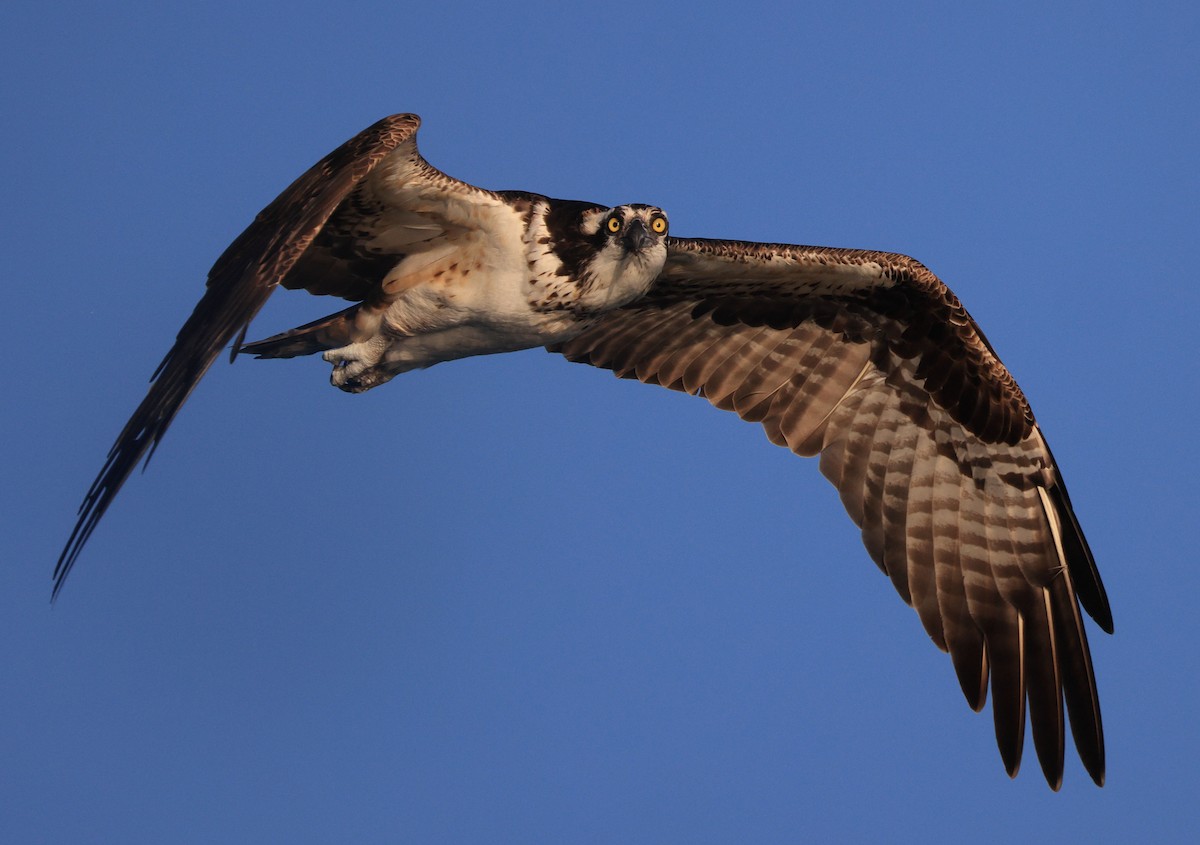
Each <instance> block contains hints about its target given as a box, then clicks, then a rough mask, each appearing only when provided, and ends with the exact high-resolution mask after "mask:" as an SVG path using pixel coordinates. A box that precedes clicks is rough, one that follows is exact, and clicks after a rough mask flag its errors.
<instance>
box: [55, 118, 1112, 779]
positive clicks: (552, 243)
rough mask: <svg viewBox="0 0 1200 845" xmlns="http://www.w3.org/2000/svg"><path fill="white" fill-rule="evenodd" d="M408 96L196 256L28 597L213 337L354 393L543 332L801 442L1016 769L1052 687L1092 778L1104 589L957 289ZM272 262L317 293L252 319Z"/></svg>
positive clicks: (208, 351) (1058, 770)
mask: <svg viewBox="0 0 1200 845" xmlns="http://www.w3.org/2000/svg"><path fill="white" fill-rule="evenodd" d="M419 125H420V119H419V118H418V117H417V116H416V115H412V114H401V115H394V116H392V117H387V118H384V119H383V120H381V121H379V122H378V123H376V124H374V125H373V126H370V127H368V128H367V129H365V130H363V131H362V132H360V133H359V134H358V135H356V136H354V137H353V138H351V139H350V140H349V141H347V142H346V143H345V144H343V145H342V146H340V147H338V148H337V149H336V150H334V151H333V152H332V153H330V154H329V155H327V156H326V157H325V158H323V159H322V160H321V161H319V162H318V163H317V164H315V165H313V167H312V168H310V169H309V170H308V171H307V172H306V173H304V174H303V175H302V176H300V178H298V179H297V180H296V181H295V182H294V183H292V185H291V186H289V187H288V188H287V189H286V190H285V191H284V192H283V193H282V194H280V195H279V197H278V198H276V199H275V200H274V202H272V203H271V204H270V205H268V206H267V207H266V208H265V209H263V211H262V212H260V213H259V215H258V216H257V217H256V218H255V219H254V222H252V223H251V224H250V226H249V227H248V228H247V229H246V230H245V231H244V232H243V233H242V234H241V235H239V236H238V237H237V239H236V240H234V242H233V243H232V244H230V246H229V247H228V248H227V249H226V250H225V252H224V253H223V254H222V255H221V257H220V258H218V259H217V261H216V263H215V264H214V265H213V267H212V270H211V271H210V272H209V275H208V285H207V289H206V290H205V292H204V295H203V297H202V298H201V299H200V302H199V303H198V304H197V305H196V308H195V310H194V311H193V312H192V315H191V316H190V317H189V318H188V319H187V321H186V322H185V323H184V325H183V328H181V329H180V331H179V334H178V336H177V337H176V340H175V344H174V345H173V346H172V347H171V349H170V351H169V352H168V353H167V355H166V357H165V358H164V359H163V361H162V363H161V364H159V366H158V369H156V370H155V372H154V375H153V377H152V380H151V385H150V388H149V391H148V392H147V395H146V398H145V399H144V400H143V401H142V403H141V404H140V405H139V406H138V408H137V409H136V410H135V411H134V413H133V416H132V417H131V418H130V420H129V422H128V423H127V424H126V425H125V428H124V429H123V430H122V431H121V433H120V435H119V436H118V437H117V440H116V443H115V444H114V445H113V447H112V449H111V451H110V452H109V454H108V459H107V461H106V462H105V463H104V466H103V468H102V469H101V470H100V473H99V475H98V476H97V478H96V480H95V481H94V482H93V483H92V486H91V488H90V489H89V490H88V492H87V495H86V496H85V498H84V500H83V504H82V505H81V507H80V510H79V515H78V520H77V522H76V524H75V528H74V530H73V531H72V533H71V535H70V539H69V540H68V541H67V543H66V546H65V548H64V549H63V552H62V555H61V556H60V557H59V560H58V565H57V567H56V568H55V571H54V595H57V594H58V592H59V591H60V590H61V588H62V585H63V582H64V580H65V578H66V577H67V575H68V574H69V573H70V571H71V569H72V567H73V566H74V564H75V562H76V561H77V559H78V557H79V554H80V552H81V551H82V549H83V547H84V544H85V543H86V542H87V541H88V538H89V537H91V535H92V532H93V531H94V530H95V528H96V525H97V523H98V522H99V520H100V518H101V517H102V516H103V515H104V513H105V511H106V510H107V509H108V507H109V505H111V504H112V501H113V498H114V497H115V496H116V495H117V493H118V491H119V490H120V489H121V486H122V484H124V482H125V480H126V479H127V478H128V477H129V475H130V473H131V472H132V471H133V469H134V467H135V466H137V465H138V463H139V462H141V461H142V460H143V458H145V459H148V458H149V456H150V454H151V453H153V451H154V449H155V448H156V447H157V446H158V444H159V442H160V441H161V439H162V436H163V434H164V433H165V432H166V430H167V427H168V426H169V425H170V424H171V421H172V420H173V419H174V417H175V414H176V413H177V412H178V411H179V409H180V407H181V406H182V405H183V403H184V401H186V399H187V397H188V395H189V394H190V393H191V392H192V390H193V389H195V387H196V385H197V383H198V382H199V381H200V379H201V378H202V377H203V376H204V374H205V372H206V371H207V370H208V368H209V367H210V366H211V365H212V364H213V362H214V361H215V360H216V359H217V357H218V356H219V355H220V354H221V352H222V350H223V349H224V348H225V347H226V346H227V345H229V344H231V343H232V347H231V350H232V351H231V355H230V358H231V360H232V359H233V358H234V357H236V356H237V355H238V354H239V353H245V354H252V355H255V356H257V357H259V358H290V357H294V356H299V355H309V354H315V353H318V352H319V353H321V355H322V357H323V358H324V359H325V360H326V361H327V362H329V363H330V364H331V365H332V367H333V372H332V377H331V381H332V383H333V384H334V385H335V386H336V387H339V388H341V389H342V390H345V391H349V392H352V393H358V392H362V391H365V390H369V389H371V388H373V387H378V386H379V385H381V384H383V383H385V382H387V381H388V380H390V379H391V378H392V377H393V376H396V375H398V374H400V373H403V372H406V371H408V370H412V369H416V368H421V367H430V366H432V365H434V364H437V363H440V362H443V361H449V360H453V359H456V358H464V357H468V356H472V355H486V354H491V353H496V352H510V351H514V350H518V349H528V348H531V347H537V346H544V347H546V348H547V349H548V350H550V351H551V352H556V353H560V354H562V355H564V356H566V357H567V358H568V359H569V360H571V361H578V362H581V363H586V364H591V365H593V366H596V367H602V368H604V369H608V370H612V371H613V372H615V373H616V374H617V375H618V376H620V377H622V378H635V379H638V380H639V381H642V382H645V383H647V384H659V385H662V386H664V387H668V388H671V389H673V390H680V391H685V392H687V393H691V394H695V395H698V396H702V397H704V398H705V399H707V400H708V401H709V402H711V403H712V404H713V405H715V406H716V407H718V408H722V409H725V410H730V411H734V412H735V413H737V414H738V415H739V416H740V417H742V419H745V420H748V421H750V422H758V423H761V424H762V426H763V427H764V428H765V429H766V434H767V437H768V438H770V440H771V441H772V442H773V443H777V444H778V445H780V446H784V447H786V448H788V449H790V450H791V451H793V452H795V453H796V454H798V455H803V456H814V455H820V459H819V467H820V470H821V472H822V473H823V474H824V475H825V476H826V477H827V478H828V479H829V480H830V481H831V482H832V483H833V485H834V486H835V487H836V488H837V490H838V493H839V494H840V496H841V499H842V503H843V504H844V505H845V507H846V510H847V511H848V512H849V514H850V517H851V519H853V520H854V522H855V524H856V525H858V526H859V528H861V529H862V538H863V542H864V544H865V545H866V548H867V551H868V553H869V554H870V556H871V558H872V559H873V560H874V561H875V563H876V564H877V565H878V566H879V568H880V569H881V570H882V571H883V572H884V573H885V574H886V575H887V577H888V578H889V579H890V580H891V582H892V585H893V586H894V587H895V588H896V590H897V592H899V593H900V596H901V597H902V598H903V599H904V601H905V602H907V603H908V604H909V605H911V606H912V607H913V608H914V609H915V610H916V612H917V615H918V617H919V618H920V620H921V624H922V625H923V626H924V628H925V631H926V633H927V634H928V635H929V636H930V638H932V639H933V641H934V643H935V644H936V645H937V646H938V648H940V649H942V650H943V651H947V652H949V654H950V658H951V660H952V662H953V665H954V669H955V672H956V674H957V677H958V681H959V684H960V685H961V687H962V691H963V694H964V695H965V696H966V699H967V703H968V704H969V705H970V706H971V707H972V708H973V709H975V710H980V709H982V707H983V706H984V704H985V702H986V699H987V694H988V687H989V679H990V687H991V697H992V713H993V717H994V723H995V731H996V740H997V744H998V745H999V748H1000V755H1001V758H1002V760H1003V762H1004V766H1005V768H1006V770H1007V771H1008V773H1009V775H1010V776H1015V774H1016V772H1017V769H1018V767H1019V766H1020V762H1021V752H1022V748H1023V746H1024V736H1025V718H1026V710H1027V707H1026V704H1027V702H1028V714H1029V720H1030V722H1031V726H1032V733H1033V743H1034V747H1035V749H1036V752H1037V757H1038V761H1039V762H1040V764H1041V768H1042V771H1043V773H1044V775H1045V777H1046V780H1047V781H1048V782H1049V784H1050V786H1051V787H1052V788H1054V789H1058V788H1059V786H1060V785H1061V783H1062V773H1063V756H1064V745H1065V736H1066V733H1067V730H1066V725H1065V720H1064V707H1063V705H1064V702H1065V704H1066V714H1067V716H1068V717H1069V719H1070V723H1071V730H1072V733H1073V735H1074V739H1075V746H1076V748H1077V750H1078V753H1079V757H1080V759H1081V761H1082V763H1083V766H1084V768H1085V769H1086V770H1087V772H1088V773H1089V774H1090V775H1091V777H1092V779H1093V780H1094V781H1095V782H1096V783H1097V784H1100V785H1102V784H1103V781H1104V738H1103V731H1102V728H1101V721H1100V705H1099V699H1098V697H1097V693H1096V683H1095V677H1094V674H1093V671H1092V662H1091V657H1090V654H1089V650H1088V643H1087V634H1086V631H1085V629H1084V622H1083V615H1082V613H1081V610H1080V608H1081V606H1082V608H1083V610H1086V611H1087V613H1088V614H1089V615H1090V616H1091V617H1092V618H1093V619H1094V620H1095V621H1096V623H1097V624H1098V625H1099V626H1100V627H1101V628H1102V629H1103V630H1105V631H1107V632H1109V633H1111V632H1112V613H1111V611H1110V609H1109V604H1108V599H1107V597H1106V595H1105V592H1104V586H1103V584H1102V583H1101V581H1100V576H1099V573H1098V572H1097V570H1096V565H1095V562H1094V560H1093V558H1092V553H1091V551H1090V549H1089V548H1088V544H1087V541H1086V539H1084V536H1083V532H1082V530H1081V529H1080V527H1079V523H1078V521H1077V520H1076V517H1075V514H1074V511H1073V510H1072V508H1071V500H1070V498H1069V497H1068V496H1067V489H1066V487H1065V485H1064V483H1063V479H1062V476H1061V475H1060V474H1059V470H1058V467H1057V465H1056V464H1055V461H1054V457H1053V455H1052V454H1051V453H1050V448H1049V446H1048V445H1047V443H1046V440H1045V438H1044V437H1043V435H1042V432H1041V429H1040V428H1039V427H1038V424H1037V422H1036V421H1035V420H1034V416H1033V413H1032V411H1031V410H1030V408H1029V405H1028V403H1027V402H1026V399H1025V396H1024V395H1023V394H1022V392H1021V389H1020V388H1019V387H1018V386H1017V384H1016V382H1015V381H1014V380H1013V378H1012V376H1011V375H1010V374H1009V372H1008V370H1006V369H1005V367H1004V365H1003V364H1001V363H1000V359H999V358H998V357H997V356H996V353H995V351H994V350H993V349H992V347H991V345H990V344H989V343H988V341H987V339H986V338H985V337H984V336H983V333H982V332H981V331H980V330H979V327H978V326H976V324H975V321H974V320H973V319H972V318H971V316H970V315H969V314H968V313H967V311H966V310H965V309H964V308H963V306H962V305H961V303H960V302H959V301H958V299H957V297H955V295H954V294H953V293H952V292H951V291H950V290H949V288H947V287H946V286H945V285H944V284H943V283H942V282H941V281H940V280H939V279H938V278H937V277H936V276H935V275H934V274H933V273H931V272H930V271H929V270H928V269H926V268H925V267H924V266H923V265H922V264H920V263H918V262H917V261H914V260H913V259H911V258H908V257H907V256H903V255H897V254H893V253H885V252H873V251H866V250H854V249H835V248H828V247H810V246H793V245H788V244H768V243H750V242H744V241H726V240H709V239H703V238H679V237H674V236H671V235H668V228H669V223H668V220H667V215H666V213H665V212H663V210H662V209H659V208H657V207H655V206H651V205H642V204H630V205H620V206H617V207H615V208H608V207H605V206H603V205H597V204H595V203H589V202H579V201H574V200H558V199H551V198H549V197H545V196H541V195H539V194H533V193H528V192H524V191H489V190H484V189H481V188H477V187H474V186H473V185H468V184H467V183H465V182H461V181H459V180H457V179H454V178H452V177H450V176H447V175H446V174H444V173H442V172H440V171H438V170H436V169H435V168H434V167H432V166H431V165H430V164H428V163H427V162H426V161H425V160H424V159H423V158H422V157H421V155H420V153H419V152H418V151H417V144H416V134H417V128H418V126H419ZM279 285H282V286H283V287H285V288H290V289H303V290H307V291H308V292H309V293H311V294H316V295H322V296H331V297H340V298H342V299H344V300H348V301H349V302H351V303H352V304H351V305H350V306H349V307H348V308H345V309H344V310H339V311H337V312H336V313H334V314H332V315H330V316H328V317H326V318H324V319H321V320H318V321H316V322H313V323H309V324H307V325H304V326H300V327H298V328H295V329H292V330H290V331H287V332H283V333H282V334H278V335H275V336H274V337H269V338H266V339H265V340H260V341H257V342H254V343H245V334H246V329H247V327H248V326H249V324H250V322H251V320H252V319H253V318H254V316H255V315H256V314H257V313H258V310H259V309H260V308H261V307H262V306H263V304H264V303H265V302H266V300H267V298H268V297H269V296H270V295H271V293H272V291H274V290H275V288H276V287H277V286H279Z"/></svg>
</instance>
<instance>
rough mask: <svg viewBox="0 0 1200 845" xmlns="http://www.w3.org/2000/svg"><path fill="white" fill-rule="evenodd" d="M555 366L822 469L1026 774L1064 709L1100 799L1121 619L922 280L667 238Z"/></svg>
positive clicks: (976, 364) (960, 331)
mask: <svg viewBox="0 0 1200 845" xmlns="http://www.w3.org/2000/svg"><path fill="white" fill-rule="evenodd" d="M551 351H556V352H561V353H562V354H563V355H565V356H566V357H567V358H569V359H570V360H572V361H578V362H582V363H588V364H592V365H594V366H597V367H604V368H606V369H611V370H613V371H615V372H616V373H617V375H619V376H621V377H623V378H636V379H639V380H640V381H643V382H646V383H648V384H661V385H663V386H665V387H669V388H671V389H673V390H682V391H686V392H688V393H693V394H698V395H702V396H704V397H705V398H706V399H708V400H709V401H710V402H711V403H712V404H714V405H716V406H717V407H718V408H722V409H725V410H732V411H735V412H737V413H738V414H739V415H740V416H741V417H742V418H743V419H746V420H749V421H752V422H761V423H762V425H763V426H764V428H765V429H766V432H767V436H768V437H769V438H770V439H771V441H772V442H774V443H777V444H779V445H781V446H786V447H788V448H790V449H791V450H792V451H793V452H796V453H797V454H800V455H805V456H811V455H816V454H818V453H819V454H820V456H821V457H820V468H821V472H822V473H823V474H824V475H825V476H826V477H827V478H828V479H829V480H830V481H832V482H833V484H834V485H835V486H836V487H837V488H838V491H839V493H840V494H841V499H842V502H843V503H844V505H845V506H846V509H847V511H849V513H850V516H851V518H852V519H853V520H854V522H855V523H856V524H857V525H858V526H859V527H860V528H861V529H862V537H863V541H864V543H865V544H866V547H867V550H868V552H869V553H870V554H871V557H872V558H873V559H874V560H875V562H876V563H877V564H878V565H879V567H880V568H881V569H882V570H883V571H884V572H885V573H886V574H887V575H888V577H889V578H890V579H891V581H892V583H893V584H894V585H895V587H896V590H897V591H898V592H899V593H900V595H901V596H902V597H903V598H904V600H905V601H906V602H908V603H909V604H910V605H912V606H913V607H914V608H915V609H916V611H917V613H918V615H919V616H920V619H921V622H922V624H923V625H924V627H925V630H926V631H927V632H928V634H929V636H930V637H931V638H932V639H933V641H934V643H936V644H937V646H938V647H939V648H941V649H942V650H943V651H948V652H949V653H950V656H951V658H952V660H953V663H954V668H955V671H956V673H957V675H958V679H959V682H960V684H961V686H962V689H963V692H964V694H965V695H966V698H967V702H968V703H969V704H970V705H971V707H972V708H974V709H975V710H979V709H981V708H982V707H983V705H984V703H985V701H986V697H987V687H988V679H989V675H990V678H991V689H992V710H993V715H994V720H995V727H996V738H997V742H998V744H999V747H1000V752H1001V756H1002V758H1003V760H1004V764H1005V767H1006V769H1007V770H1008V772H1009V774H1010V775H1015V774H1016V771H1017V768H1018V767H1019V765H1020V760H1021V750H1022V746H1023V744H1024V726H1025V712H1026V700H1027V699H1028V702H1029V714H1030V720H1031V722H1032V727H1033V738H1034V744H1035V747H1036V749H1037V754H1038V759H1039V761H1040V762H1041V766H1042V770H1043V772H1044V773H1045V776H1046V779H1047V780H1048V781H1049V783H1050V785H1051V786H1052V787H1053V788H1055V789H1057V788H1058V787H1059V785H1060V784H1061V782H1062V770H1063V746H1064V734H1065V728H1064V723H1063V699H1064V695H1065V700H1066V704H1067V710H1068V712H1069V714H1070V720H1071V726H1072V729H1073V732H1074V735H1075V743H1076V747H1077V748H1078V750H1079V755H1080V757H1081V759H1082V760H1083V763H1084V766H1085V767H1086V769H1087V771H1088V772H1089V774H1090V775H1091V776H1092V778H1093V780H1095V781H1096V783H1097V784H1100V783H1102V782H1103V779H1104V740H1103V734H1102V730H1101V723H1100V708H1099V702H1098V699H1097V695H1096V685H1095V679H1094V677H1093V674H1092V666H1091V658H1090V655H1089V652H1088V645H1087V637H1086V634H1085V631H1084V627H1083V622H1082V617H1081V614H1080V611H1079V601H1080V600H1082V602H1083V606H1084V607H1085V608H1086V609H1087V611H1088V612H1089V613H1090V614H1091V615H1092V617H1093V618H1094V619H1095V620H1096V621H1097V622H1098V623H1099V625H1100V626H1101V627H1102V628H1103V629H1104V630H1106V631H1108V632H1110V633H1111V631H1112V616H1111V612H1110V610H1109V606H1108V600H1107V598H1106V596H1105V593H1104V588H1103V586H1102V584H1101V583H1100V578H1099V575H1098V573H1097V571H1096V567H1095V564H1094V562H1093V560H1092V555H1091V552H1090V551H1089V549H1088V545H1087V541H1086V540H1085V539H1084V537H1083V534H1082V532H1081V531H1080V528H1079V524H1078V522H1076V520H1075V516H1074V514H1073V512H1072V510H1071V504H1070V500H1069V499H1068V498H1067V491H1066V488H1065V487H1064V486H1063V481H1062V478H1061V476H1060V475H1059V472H1058V468H1057V466H1056V465H1055V463H1054V458H1053V456H1052V455H1051V454H1050V450H1049V448H1048V447H1047V445H1046V441H1045V439H1044V438H1043V437H1042V433H1041V431H1040V429H1039V428H1038V426H1037V424H1036V422H1035V421H1034V418H1033V414H1032V413H1031V412H1030V410H1029V406H1028V404H1027V403H1026V401H1025V397H1024V396H1023V395H1022V393H1021V391H1020V389H1019V388H1018V387H1017V385H1016V383H1015V381H1014V380H1013V379H1012V377H1011V376H1010V375H1009V373H1008V371H1007V370H1006V369H1005V368H1004V366H1003V365H1002V364H1001V363H1000V361H999V359H998V358H997V357H996V355H995V354H994V352H993V351H992V349H991V347H990V345H989V344H988V343H987V341H986V339H985V338H984V337H983V335H982V334H981V333H980V331H979V329H978V328H977V327H976V325H975V323H974V321H973V320H972V319H971V317H970V315H968V314H967V312H966V311H965V310H964V309H963V307H962V305H961V304H960V303H959V302H958V299H957V298H956V297H955V296H954V294H953V293H951V292H950V290H949V289H948V288H947V287H946V286H945V285H944V284H942V282H941V281H940V280H938V278H937V277H936V276H934V275H933V274H932V273H931V272H930V271H929V270H927V269H926V268H925V267H924V266H922V265H921V264H919V263H917V262H916V261H914V260H912V259H910V258H908V257H906V256H901V255H894V254H888V253H879V252H866V251H857V250H842V249H828V248H814V247H799V246H787V245H780V244H754V243H743V242H733V241H709V240H699V239H694V240H683V239H675V238H673V239H671V240H670V241H669V243H668V257H667V263H666V266H665V268H664V270H663V273H662V275H661V276H660V278H659V279H658V281H657V282H656V283H655V286H654V287H653V288H652V289H651V291H650V292H649V293H648V294H647V296H646V297H645V298H644V299H642V300H640V301H638V302H635V303H632V304H630V305H628V306H626V307H625V308H623V309H621V310H619V311H616V312H613V313H611V314H609V315H608V316H606V317H605V318H603V319H602V320H601V321H600V322H599V323H598V324H596V325H594V326H593V327H591V328H589V329H588V330H586V331H585V332H583V334H581V335H579V336H577V337H575V338H574V339H572V340H570V341H568V342H566V343H563V344H561V345H559V346H556V347H551Z"/></svg>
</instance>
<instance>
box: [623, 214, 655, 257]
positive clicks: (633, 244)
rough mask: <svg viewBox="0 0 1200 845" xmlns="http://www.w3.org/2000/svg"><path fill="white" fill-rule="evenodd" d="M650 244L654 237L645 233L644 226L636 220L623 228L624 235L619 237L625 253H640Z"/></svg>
mask: <svg viewBox="0 0 1200 845" xmlns="http://www.w3.org/2000/svg"><path fill="white" fill-rule="evenodd" d="M652 243H654V236H653V235H651V234H650V233H649V232H647V231H646V224H645V223H643V222H642V221H641V220H638V219H635V220H633V221H632V222H630V224H629V225H628V226H627V227H626V228H625V234H624V235H622V236H621V245H622V246H624V247H625V251H626V252H641V251H642V250H643V249H645V248H646V247H648V246H650V244H652Z"/></svg>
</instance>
